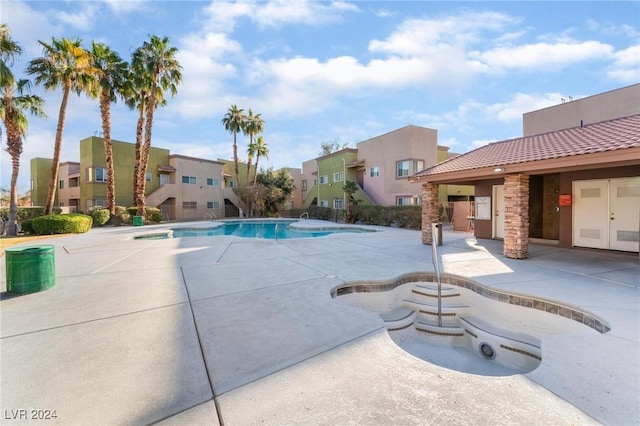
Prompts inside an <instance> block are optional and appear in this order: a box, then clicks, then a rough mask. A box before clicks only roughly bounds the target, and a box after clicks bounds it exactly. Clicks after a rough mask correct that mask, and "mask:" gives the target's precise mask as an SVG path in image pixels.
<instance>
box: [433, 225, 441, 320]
mask: <svg viewBox="0 0 640 426" xmlns="http://www.w3.org/2000/svg"><path fill="white" fill-rule="evenodd" d="M440 226H442V224H441V223H432V224H431V261H432V262H433V268H434V270H435V272H436V279H437V280H438V327H442V278H441V277H440V264H439V263H438V248H437V245H438V243H439V241H438V235H439V233H438V228H439V227H440Z"/></svg>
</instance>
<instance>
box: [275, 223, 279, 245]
mask: <svg viewBox="0 0 640 426" xmlns="http://www.w3.org/2000/svg"><path fill="white" fill-rule="evenodd" d="M278 225H279V223H276V230H275V232H276V241H278Z"/></svg>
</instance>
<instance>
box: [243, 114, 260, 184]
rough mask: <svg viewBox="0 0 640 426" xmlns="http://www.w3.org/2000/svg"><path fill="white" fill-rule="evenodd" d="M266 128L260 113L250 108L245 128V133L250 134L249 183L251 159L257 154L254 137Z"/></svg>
mask: <svg viewBox="0 0 640 426" xmlns="http://www.w3.org/2000/svg"><path fill="white" fill-rule="evenodd" d="M263 129H264V120H263V119H262V117H261V116H260V114H256V115H253V111H251V109H249V115H247V118H246V119H245V122H244V130H243V133H245V134H247V135H249V147H248V149H247V154H249V155H248V157H247V185H248V184H249V172H250V171H251V161H252V160H253V155H254V154H255V150H256V148H255V144H254V143H253V137H254V136H255V135H258V134H260V133H262V131H263Z"/></svg>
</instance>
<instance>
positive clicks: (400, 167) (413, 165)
mask: <svg viewBox="0 0 640 426" xmlns="http://www.w3.org/2000/svg"><path fill="white" fill-rule="evenodd" d="M396 165H397V172H396V177H399V178H401V177H407V176H409V175H413V174H415V173H418V172H419V171H421V170H423V169H424V161H422V160H405V161H398V162H397V163H396Z"/></svg>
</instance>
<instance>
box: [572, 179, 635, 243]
mask: <svg viewBox="0 0 640 426" xmlns="http://www.w3.org/2000/svg"><path fill="white" fill-rule="evenodd" d="M573 200H574V201H573V206H574V207H573V245H574V246H579V247H591V248H600V249H608V250H622V251H638V244H639V236H640V229H639V228H640V177H633V178H619V179H599V180H584V181H575V182H573Z"/></svg>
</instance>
